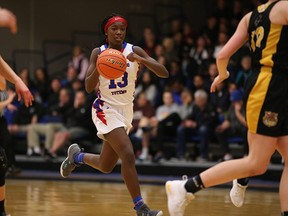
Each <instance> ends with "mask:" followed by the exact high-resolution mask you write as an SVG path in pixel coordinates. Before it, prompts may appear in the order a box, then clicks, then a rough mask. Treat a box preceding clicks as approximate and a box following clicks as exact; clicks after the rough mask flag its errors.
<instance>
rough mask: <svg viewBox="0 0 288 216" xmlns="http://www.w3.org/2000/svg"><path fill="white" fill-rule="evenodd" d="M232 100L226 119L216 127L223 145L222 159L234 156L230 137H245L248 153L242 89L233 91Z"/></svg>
mask: <svg viewBox="0 0 288 216" xmlns="http://www.w3.org/2000/svg"><path fill="white" fill-rule="evenodd" d="M230 99H231V102H232V105H231V106H230V108H229V110H228V112H227V114H226V115H225V118H224V121H223V122H222V123H221V124H220V125H218V126H217V127H216V129H215V132H216V137H217V140H218V142H219V143H220V145H221V149H222V152H223V157H222V160H230V159H232V158H233V156H232V155H231V152H230V148H229V143H228V141H227V140H228V138H229V137H234V136H237V137H243V140H244V142H243V145H244V151H245V153H246V154H247V153H248V152H247V151H248V150H247V125H246V121H245V115H244V109H243V106H242V105H243V103H242V91H240V90H236V91H234V92H232V93H231V98H230Z"/></svg>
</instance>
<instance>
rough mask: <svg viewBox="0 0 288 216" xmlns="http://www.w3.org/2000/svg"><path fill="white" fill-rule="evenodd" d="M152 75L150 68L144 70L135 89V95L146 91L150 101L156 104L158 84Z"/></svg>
mask: <svg viewBox="0 0 288 216" xmlns="http://www.w3.org/2000/svg"><path fill="white" fill-rule="evenodd" d="M151 75H152V74H151V72H150V71H149V70H145V71H144V72H143V74H142V77H141V80H140V82H139V83H138V85H137V87H136V89H135V96H137V95H138V94H139V93H140V92H142V91H144V92H145V94H146V97H147V99H148V101H149V102H150V103H151V104H152V105H154V104H155V99H156V95H157V86H156V85H155V84H154V83H153V81H152V77H151Z"/></svg>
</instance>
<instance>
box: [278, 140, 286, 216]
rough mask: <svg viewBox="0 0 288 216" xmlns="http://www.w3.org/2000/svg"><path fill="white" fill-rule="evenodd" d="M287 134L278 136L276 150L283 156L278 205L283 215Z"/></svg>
mask: <svg viewBox="0 0 288 216" xmlns="http://www.w3.org/2000/svg"><path fill="white" fill-rule="evenodd" d="M287 143H288V136H283V137H280V138H279V141H278V144H277V150H278V151H279V153H280V154H281V155H282V157H283V158H284V169H283V172H282V177H281V181H280V187H279V196H280V205H281V212H282V215H283V216H287V215H288V178H287V176H288V145H287Z"/></svg>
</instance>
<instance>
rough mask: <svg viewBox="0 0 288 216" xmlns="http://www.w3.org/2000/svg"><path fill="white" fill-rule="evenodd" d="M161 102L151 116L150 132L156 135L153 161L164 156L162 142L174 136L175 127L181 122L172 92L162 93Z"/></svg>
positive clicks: (157, 160)
mask: <svg viewBox="0 0 288 216" xmlns="http://www.w3.org/2000/svg"><path fill="white" fill-rule="evenodd" d="M163 103H164V104H163V105H161V106H159V107H158V108H157V109H156V116H154V117H152V118H151V127H152V133H153V135H154V137H156V142H155V144H154V148H155V150H156V154H155V156H154V158H153V161H154V162H159V160H160V159H162V158H163V157H164V149H163V142H164V141H165V139H167V138H171V137H175V135H176V133H175V131H176V128H177V126H178V125H179V123H180V122H181V119H180V117H179V115H178V110H179V106H178V105H177V104H176V103H174V101H173V95H172V92H170V91H165V92H164V93H163Z"/></svg>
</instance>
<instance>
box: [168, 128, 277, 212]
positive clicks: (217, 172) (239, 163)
mask: <svg viewBox="0 0 288 216" xmlns="http://www.w3.org/2000/svg"><path fill="white" fill-rule="evenodd" d="M248 141H249V143H250V149H249V155H248V156H247V157H245V158H241V159H237V160H230V161H225V162H222V163H219V164H217V165H215V166H214V167H211V168H210V169H207V170H206V171H204V172H202V173H201V174H200V175H197V176H194V177H193V178H191V179H188V180H184V181H168V182H167V183H166V192H167V195H168V209H169V212H170V214H171V215H183V214H184V210H185V205H183V204H185V203H186V204H187V195H189V196H190V197H191V194H194V193H196V192H198V191H199V190H201V189H203V188H207V187H211V186H215V185H219V184H223V183H226V182H228V181H231V180H233V179H238V178H243V177H247V176H255V175H260V174H263V173H264V172H265V171H266V170H267V167H268V165H269V162H270V158H271V156H272V154H273V153H274V151H275V149H276V142H277V138H273V137H267V136H262V135H259V134H252V133H250V132H249V133H248ZM182 203H183V204H182Z"/></svg>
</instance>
